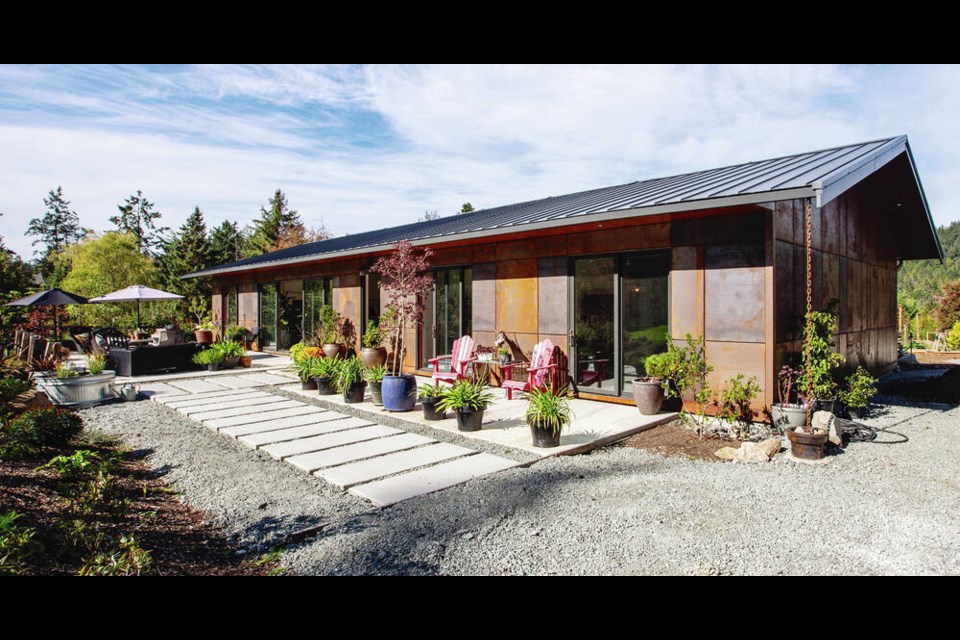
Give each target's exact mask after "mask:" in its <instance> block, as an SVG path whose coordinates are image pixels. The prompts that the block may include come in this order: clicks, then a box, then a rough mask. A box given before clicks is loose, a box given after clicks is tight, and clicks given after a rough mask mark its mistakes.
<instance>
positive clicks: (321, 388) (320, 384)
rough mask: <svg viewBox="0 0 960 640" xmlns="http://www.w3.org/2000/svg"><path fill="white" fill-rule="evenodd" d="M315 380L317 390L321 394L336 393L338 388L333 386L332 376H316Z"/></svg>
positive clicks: (329, 394) (330, 394)
mask: <svg viewBox="0 0 960 640" xmlns="http://www.w3.org/2000/svg"><path fill="white" fill-rule="evenodd" d="M313 381H314V382H315V383H316V384H317V391H318V392H319V393H320V395H322V396H332V395H336V393H337V390H336V389H335V388H334V386H333V379H332V378H314V379H313Z"/></svg>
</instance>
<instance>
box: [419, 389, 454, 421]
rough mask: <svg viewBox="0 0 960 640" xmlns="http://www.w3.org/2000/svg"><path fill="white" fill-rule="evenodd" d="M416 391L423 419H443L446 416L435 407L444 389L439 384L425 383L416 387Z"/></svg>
mask: <svg viewBox="0 0 960 640" xmlns="http://www.w3.org/2000/svg"><path fill="white" fill-rule="evenodd" d="M418 392H419V396H420V398H419V399H420V406H421V407H423V419H424V420H443V419H444V418H446V417H447V414H446V413H444V412H443V411H439V410H438V409H437V403H438V402H440V398H442V397H443V394H444V389H442V388H441V387H440V386H439V385H435V384H425V385H423V386H421V387H420V388H419V389H418Z"/></svg>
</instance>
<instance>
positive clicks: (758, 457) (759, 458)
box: [733, 442, 770, 462]
mask: <svg viewBox="0 0 960 640" xmlns="http://www.w3.org/2000/svg"><path fill="white" fill-rule="evenodd" d="M733 459H734V460H735V461H737V462H769V461H770V456H768V455H767V454H766V452H765V451H764V450H763V449H761V448H760V447H759V446H757V443H756V442H744V443H743V444H741V445H740V448H739V449H738V450H737V455H736V456H735V457H734V458H733Z"/></svg>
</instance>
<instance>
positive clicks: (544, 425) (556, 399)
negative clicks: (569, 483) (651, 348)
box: [526, 385, 662, 448]
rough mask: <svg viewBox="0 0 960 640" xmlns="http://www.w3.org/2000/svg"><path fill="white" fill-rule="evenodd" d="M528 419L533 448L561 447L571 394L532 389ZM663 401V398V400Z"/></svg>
mask: <svg viewBox="0 0 960 640" xmlns="http://www.w3.org/2000/svg"><path fill="white" fill-rule="evenodd" d="M526 395H527V399H528V400H529V401H530V404H528V405H527V413H526V419H527V424H528V425H530V434H531V435H532V436H533V446H535V447H543V448H551V447H556V446H559V445H560V432H561V431H562V430H563V428H564V427H565V426H566V425H567V424H569V423H570V419H571V418H572V417H573V411H572V410H571V409H570V394H569V392H568V391H567V389H566V388H562V389H559V390H554V388H553V386H552V385H549V386H547V387H543V388H541V389H532V390H530V391H529V392H528V393H527V394H526ZM661 400H662V398H661Z"/></svg>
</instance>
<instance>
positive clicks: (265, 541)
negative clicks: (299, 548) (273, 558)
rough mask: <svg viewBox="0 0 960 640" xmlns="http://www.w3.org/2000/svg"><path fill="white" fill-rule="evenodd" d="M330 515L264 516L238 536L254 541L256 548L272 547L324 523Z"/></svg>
mask: <svg viewBox="0 0 960 640" xmlns="http://www.w3.org/2000/svg"><path fill="white" fill-rule="evenodd" d="M328 520H329V516H327V517H324V516H320V515H316V516H311V515H299V516H283V517H277V516H264V517H263V518H260V519H259V520H256V521H254V522H253V523H251V524H250V525H249V526H247V527H245V528H244V529H243V532H242V533H240V534H239V535H238V536H236V537H237V538H239V539H241V540H244V541H252V542H253V546H255V547H256V548H258V549H260V550H263V549H270V548H272V547H275V546H277V545H279V544H285V543H287V542H289V540H290V538H291V536H295V535H296V534H298V533H300V532H302V531H303V530H305V529H310V528H313V527H317V526H319V525H322V524H324V523H325V522H327V521H328Z"/></svg>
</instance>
